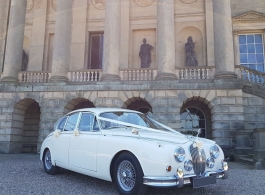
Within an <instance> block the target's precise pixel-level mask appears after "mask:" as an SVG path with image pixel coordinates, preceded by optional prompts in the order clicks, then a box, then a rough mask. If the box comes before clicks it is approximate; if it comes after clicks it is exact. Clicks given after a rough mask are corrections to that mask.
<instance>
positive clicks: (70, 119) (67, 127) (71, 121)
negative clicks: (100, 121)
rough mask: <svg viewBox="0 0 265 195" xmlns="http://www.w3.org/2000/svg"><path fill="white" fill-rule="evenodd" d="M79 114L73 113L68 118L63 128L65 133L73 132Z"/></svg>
mask: <svg viewBox="0 0 265 195" xmlns="http://www.w3.org/2000/svg"><path fill="white" fill-rule="evenodd" d="M78 116H79V113H75V114H73V115H71V116H69V117H68V120H67V122H66V125H65V127H64V130H65V131H73V130H74V129H75V125H76V122H77V119H78Z"/></svg>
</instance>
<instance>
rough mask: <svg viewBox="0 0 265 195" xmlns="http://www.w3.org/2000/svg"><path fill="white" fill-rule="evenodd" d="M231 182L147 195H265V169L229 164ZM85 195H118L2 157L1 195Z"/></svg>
mask: <svg viewBox="0 0 265 195" xmlns="http://www.w3.org/2000/svg"><path fill="white" fill-rule="evenodd" d="M229 167H230V169H229V170H230V171H229V179H227V180H220V181H218V182H217V184H216V185H213V186H209V187H204V188H199V189H192V188H191V187H190V186H185V187H184V188H181V189H178V188H166V189H163V188H149V189H148V191H147V195H165V194H166V195H173V194H181V195H188V194H192V195H211V194H215V195H230V194H231V195H244V194H245V195H261V194H264V186H265V170H262V171H258V170H253V169H252V168H251V167H248V166H245V165H241V164H238V163H234V162H230V163H229ZM17 194H18V195H29V194H32V195H33V194H34V195H35V194H40V195H57V194H58V195H60V194H62V195H64V194H68V195H71V194H73V195H79V194H80V195H83V194H93V195H97V194H104V195H105V194H108V195H115V194H118V192H117V191H116V189H115V186H114V185H113V184H112V183H111V182H107V181H103V180H99V179H95V178H92V177H88V176H85V175H82V174H78V173H73V172H71V171H66V170H64V171H62V172H61V173H60V174H58V175H55V176H51V175H47V174H46V173H45V172H44V170H43V167H42V163H41V161H39V159H38V156H37V155H33V154H0V195H17Z"/></svg>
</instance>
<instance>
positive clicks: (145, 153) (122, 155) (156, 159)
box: [40, 108, 228, 195]
mask: <svg viewBox="0 0 265 195" xmlns="http://www.w3.org/2000/svg"><path fill="white" fill-rule="evenodd" d="M54 130H55V131H54V132H52V133H50V134H49V135H48V136H47V138H46V139H45V140H44V141H43V143H42V146H41V150H40V160H42V161H43V166H44V170H45V171H46V172H47V173H48V174H51V175H53V174H56V173H58V172H59V170H60V168H61V167H62V168H64V169H68V170H72V171H75V172H78V173H82V174H85V175H89V176H92V177H96V178H100V179H103V180H107V181H112V182H114V183H115V185H116V187H117V189H118V191H119V193H120V194H127V195H129V194H132V195H136V194H144V193H145V191H146V189H147V186H155V187H171V186H177V187H182V186H183V185H185V184H191V185H193V187H194V188H198V187H202V186H207V185H210V184H215V183H216V180H217V179H226V178H227V177H228V172H227V170H228V165H227V163H226V162H225V161H224V154H223V151H222V149H221V148H220V147H219V146H218V145H217V144H216V143H215V142H214V141H211V140H207V139H203V138H199V137H198V136H197V137H196V136H195V137H194V136H189V135H183V134H181V133H179V132H177V131H175V130H173V129H171V128H169V127H167V126H165V125H163V124H161V123H159V122H157V121H155V120H153V119H151V118H149V117H148V116H146V115H145V114H142V113H140V112H137V111H132V110H126V109H116V108H87V109H80V110H75V111H73V112H70V113H68V114H67V115H65V116H64V117H62V118H61V119H59V120H58V121H57V122H56V123H55V125H54Z"/></svg>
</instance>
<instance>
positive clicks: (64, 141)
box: [52, 112, 79, 165]
mask: <svg viewBox="0 0 265 195" xmlns="http://www.w3.org/2000/svg"><path fill="white" fill-rule="evenodd" d="M78 116H79V112H78V113H74V114H72V115H70V116H68V117H67V120H66V122H65V125H63V124H60V125H59V126H60V128H61V126H63V128H62V131H61V132H60V134H58V135H57V136H56V138H55V141H54V143H53V151H52V153H54V159H55V161H56V162H57V163H58V164H66V165H68V152H69V144H70V139H71V137H72V136H73V131H74V129H75V125H76V123H77V121H78ZM62 123H63V120H62ZM57 130H61V129H57ZM52 155H53V154H52Z"/></svg>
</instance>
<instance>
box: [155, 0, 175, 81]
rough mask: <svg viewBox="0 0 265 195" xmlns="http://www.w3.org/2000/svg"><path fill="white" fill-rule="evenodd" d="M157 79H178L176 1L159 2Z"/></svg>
mask: <svg viewBox="0 0 265 195" xmlns="http://www.w3.org/2000/svg"><path fill="white" fill-rule="evenodd" d="M157 66H158V69H157V71H158V72H157V77H156V79H158V80H163V79H177V77H176V74H175V23H174V0H158V1H157Z"/></svg>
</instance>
